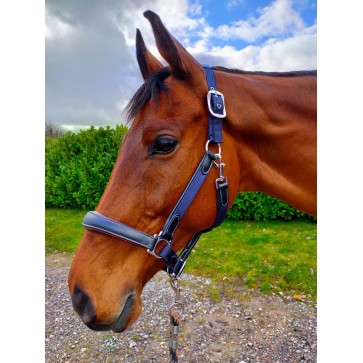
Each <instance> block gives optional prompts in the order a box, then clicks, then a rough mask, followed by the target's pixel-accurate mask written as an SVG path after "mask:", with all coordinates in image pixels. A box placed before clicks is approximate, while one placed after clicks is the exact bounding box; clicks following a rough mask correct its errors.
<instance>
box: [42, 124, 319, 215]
mask: <svg viewBox="0 0 363 363" xmlns="http://www.w3.org/2000/svg"><path fill="white" fill-rule="evenodd" d="M126 131H127V128H126V127H125V126H117V127H116V129H111V128H110V127H106V128H99V129H95V128H94V127H91V128H90V129H89V130H86V131H81V132H79V133H72V132H68V133H66V134H64V135H62V136H60V137H59V138H57V139H53V138H51V137H47V138H46V140H45V150H46V152H45V163H46V165H45V171H46V176H45V202H46V206H47V207H61V208H82V209H93V208H95V206H96V205H97V204H98V201H99V200H100V198H101V196H102V193H103V191H104V190H105V188H106V185H107V182H108V179H109V177H110V174H111V171H112V168H113V165H114V163H115V160H116V157H117V153H118V150H119V148H120V145H121V141H122V139H123V137H124V135H125V133H126ZM227 216H228V217H229V218H230V219H235V220H275V219H281V220H285V221H290V220H294V219H314V218H312V217H310V216H308V215H307V214H305V213H302V212H299V211H298V210H296V209H295V208H293V207H291V206H289V205H288V204H286V203H283V202H282V201H280V200H278V199H276V198H273V197H270V196H268V195H266V194H264V193H240V194H238V195H237V197H236V199H235V201H234V203H233V205H232V207H231V209H230V210H229V211H228V214H227Z"/></svg>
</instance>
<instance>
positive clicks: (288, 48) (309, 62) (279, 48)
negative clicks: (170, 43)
mask: <svg viewBox="0 0 363 363" xmlns="http://www.w3.org/2000/svg"><path fill="white" fill-rule="evenodd" d="M316 47H317V41H316V25H314V26H312V27H309V28H306V29H304V30H302V31H301V32H300V33H297V34H295V35H294V36H291V37H288V38H286V39H276V38H275V39H269V40H268V41H266V42H265V43H263V44H261V45H249V46H247V47H245V48H243V49H236V48H235V47H232V46H228V45H227V46H223V47H209V46H208V45H207V41H206V40H202V41H199V42H197V43H196V44H195V46H194V47H189V48H188V50H189V51H190V52H191V53H192V54H193V55H194V56H195V57H196V58H197V59H198V60H199V62H200V63H204V64H205V63H207V64H211V65H220V66H224V67H229V68H237V69H243V70H246V71H261V70H262V71H266V72H284V71H293V70H308V69H316V67H317V63H316V52H317V49H316Z"/></svg>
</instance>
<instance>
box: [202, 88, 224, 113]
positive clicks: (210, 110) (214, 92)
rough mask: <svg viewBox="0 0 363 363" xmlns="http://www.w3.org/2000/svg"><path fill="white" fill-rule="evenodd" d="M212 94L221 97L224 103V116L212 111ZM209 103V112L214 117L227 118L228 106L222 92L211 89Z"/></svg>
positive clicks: (208, 95) (208, 96) (208, 97)
mask: <svg viewBox="0 0 363 363" xmlns="http://www.w3.org/2000/svg"><path fill="white" fill-rule="evenodd" d="M212 94H213V95H216V96H221V97H222V101H223V114H219V113H215V112H213V110H212V107H211V104H210V101H211V98H212ZM207 103H208V109H209V112H210V113H211V114H212V115H213V116H214V117H217V118H225V117H226V116H227V114H226V104H225V102H224V96H223V94H222V93H221V92H218V91H216V90H214V89H211V90H210V91H209V92H208V94H207Z"/></svg>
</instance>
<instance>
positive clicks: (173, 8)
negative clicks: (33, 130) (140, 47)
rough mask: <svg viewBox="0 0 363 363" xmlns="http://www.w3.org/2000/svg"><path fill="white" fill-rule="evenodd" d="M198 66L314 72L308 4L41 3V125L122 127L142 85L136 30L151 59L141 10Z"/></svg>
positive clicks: (185, 0)
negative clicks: (152, 16) (155, 15)
mask: <svg viewBox="0 0 363 363" xmlns="http://www.w3.org/2000/svg"><path fill="white" fill-rule="evenodd" d="M147 9H150V10H153V11H155V12H156V13H158V14H159V15H160V17H161V19H162V21H163V22H164V23H165V25H166V27H167V28H168V29H169V31H170V32H171V33H172V34H173V35H174V36H175V37H176V38H177V39H178V40H179V41H180V42H181V43H182V44H183V45H184V46H185V47H186V48H187V49H188V51H190V53H191V54H192V55H193V56H194V57H195V58H196V59H197V60H198V61H199V62H200V63H204V64H211V65H222V66H227V67H232V68H239V69H244V70H262V71H290V70H301V69H316V68H317V65H316V48H317V46H316V37H317V24H316V1H312V0H255V1H251V0H227V1H216V0H134V1H124V0H104V1H89V0H77V1H68V0H54V1H53V0H48V1H47V2H46V3H45V55H46V56H45V120H46V121H48V122H52V123H54V124H57V125H59V126H61V127H63V128H65V129H68V130H76V129H79V128H85V127H88V126H89V125H91V124H92V125H96V126H102V125H115V124H120V123H123V120H124V116H123V114H122V111H123V109H124V107H125V105H126V104H127V102H128V101H129V100H130V98H131V97H132V95H133V94H134V93H135V91H136V90H137V89H138V87H139V86H140V85H141V84H142V82H143V80H142V78H141V74H140V71H139V69H138V65H137V62H136V57H135V31H136V28H139V29H140V30H141V32H142V34H143V36H144V39H145V42H146V44H147V46H148V48H149V49H150V50H151V51H152V52H153V53H154V54H155V55H156V56H157V57H158V58H159V59H160V60H161V61H163V60H162V58H161V57H160V56H159V54H158V52H157V49H156V46H155V42H154V38H153V34H152V31H151V27H150V24H149V22H148V21H147V20H146V19H145V18H144V17H143V16H142V13H143V12H144V11H145V10H147Z"/></svg>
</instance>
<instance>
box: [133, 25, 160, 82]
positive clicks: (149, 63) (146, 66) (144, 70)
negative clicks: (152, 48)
mask: <svg viewBox="0 0 363 363" xmlns="http://www.w3.org/2000/svg"><path fill="white" fill-rule="evenodd" d="M136 58H137V62H138V63H139V67H140V71H141V74H142V76H143V78H144V80H146V79H147V78H149V77H150V75H151V74H153V73H155V72H157V71H160V70H161V69H162V68H163V65H162V64H161V63H160V62H159V61H158V60H157V59H156V58H155V57H154V56H153V55H152V54H151V53H150V52H149V51H148V49H147V48H146V45H145V42H144V39H143V37H142V35H141V32H140V30H139V29H137V30H136Z"/></svg>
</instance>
